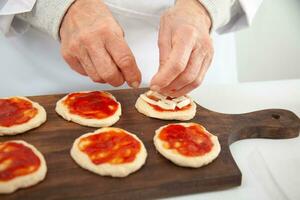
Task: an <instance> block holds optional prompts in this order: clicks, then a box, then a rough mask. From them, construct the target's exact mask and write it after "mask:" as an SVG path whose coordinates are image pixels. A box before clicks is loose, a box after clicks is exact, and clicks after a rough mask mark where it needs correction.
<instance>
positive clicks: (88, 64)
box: [78, 47, 105, 83]
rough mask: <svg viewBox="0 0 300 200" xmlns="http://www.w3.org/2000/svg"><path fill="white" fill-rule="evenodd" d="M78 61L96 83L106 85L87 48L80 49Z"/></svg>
mask: <svg viewBox="0 0 300 200" xmlns="http://www.w3.org/2000/svg"><path fill="white" fill-rule="evenodd" d="M78 60H79V61H80V63H81V65H82V67H83V68H84V70H85V72H86V73H87V75H88V76H89V77H90V78H91V79H92V80H93V81H94V82H98V83H105V81H104V80H103V79H101V78H100V76H99V75H98V73H97V71H96V69H95V67H94V65H93V63H92V61H91V59H90V56H89V54H88V52H87V51H86V49H85V48H83V47H82V48H80V51H79V57H78Z"/></svg>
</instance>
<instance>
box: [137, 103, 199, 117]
mask: <svg viewBox="0 0 300 200" xmlns="http://www.w3.org/2000/svg"><path fill="white" fill-rule="evenodd" d="M191 104H192V106H191V107H190V108H189V109H187V110H183V111H176V112H174V111H170V112H168V111H163V112H159V111H156V110H155V109H154V108H152V107H151V106H150V105H149V104H148V103H147V102H145V101H144V100H143V99H142V98H141V97H139V98H138V99H137V101H136V103H135V108H136V109H137V110H138V111H139V112H140V113H142V114H144V115H146V116H148V117H152V118H157V119H163V120H180V121H186V120H190V119H193V118H194V117H195V115H196V104H195V102H194V101H192V100H191Z"/></svg>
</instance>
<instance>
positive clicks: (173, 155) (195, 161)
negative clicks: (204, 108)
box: [153, 123, 221, 168]
mask: <svg viewBox="0 0 300 200" xmlns="http://www.w3.org/2000/svg"><path fill="white" fill-rule="evenodd" d="M176 124H180V125H183V126H186V127H187V126H190V125H192V124H196V123H176ZM168 125H170V124H167V125H165V126H162V127H160V128H159V129H157V130H156V131H155V136H154V138H153V141H154V146H155V148H156V150H157V151H158V152H159V153H160V154H161V155H162V156H164V157H165V158H166V159H168V160H170V161H171V162H173V163H174V164H176V165H178V166H181V167H192V168H199V167H202V166H204V165H207V164H209V163H211V162H212V161H214V160H215V159H216V158H217V157H218V155H219V153H220V152H221V146H220V143H219V140H218V137H217V136H215V135H213V134H211V133H210V132H208V131H207V132H208V134H209V135H210V136H211V140H212V142H213V144H214V145H213V148H212V149H211V151H210V152H208V153H206V154H204V155H203V156H193V157H187V156H184V155H181V154H179V153H177V152H174V150H170V149H166V148H164V147H163V141H161V139H159V134H160V132H161V130H162V129H163V128H164V127H166V126H168Z"/></svg>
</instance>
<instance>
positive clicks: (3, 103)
mask: <svg viewBox="0 0 300 200" xmlns="http://www.w3.org/2000/svg"><path fill="white" fill-rule="evenodd" d="M37 112H38V110H37V109H36V108H35V107H33V106H32V103H31V102H29V101H27V100H25V99H21V98H17V97H14V98H10V99H0V126H4V127H11V126H14V125H19V124H23V123H26V122H28V121H29V120H31V119H32V118H34V117H35V116H36V114H37Z"/></svg>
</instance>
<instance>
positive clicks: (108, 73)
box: [102, 71, 116, 82]
mask: <svg viewBox="0 0 300 200" xmlns="http://www.w3.org/2000/svg"><path fill="white" fill-rule="evenodd" d="M102 77H103V79H104V80H105V81H107V82H112V81H113V80H114V77H116V76H115V73H114V72H112V71H106V72H105V73H103V74H102Z"/></svg>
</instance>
